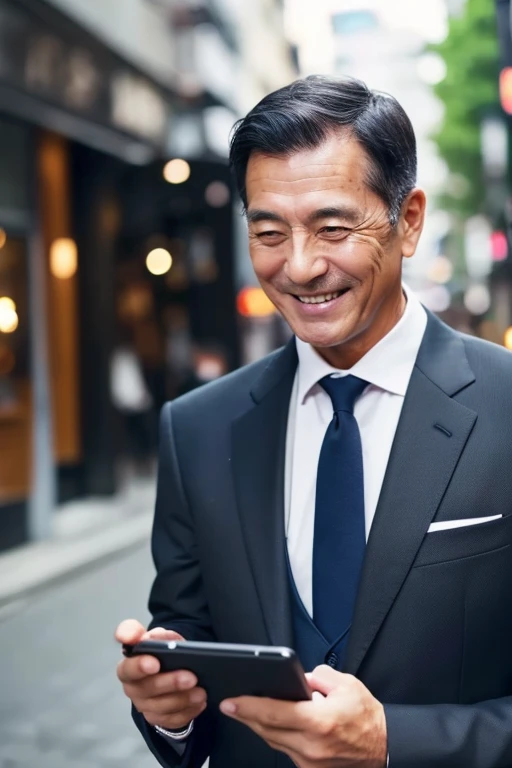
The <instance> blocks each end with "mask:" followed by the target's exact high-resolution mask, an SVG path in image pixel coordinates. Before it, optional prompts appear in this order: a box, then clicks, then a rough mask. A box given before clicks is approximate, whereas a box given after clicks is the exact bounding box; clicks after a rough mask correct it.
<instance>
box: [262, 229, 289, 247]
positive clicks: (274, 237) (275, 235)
mask: <svg viewBox="0 0 512 768" xmlns="http://www.w3.org/2000/svg"><path fill="white" fill-rule="evenodd" d="M255 234H256V237H257V238H258V240H261V241H262V242H264V243H266V244H267V245H274V244H275V243H280V242H281V241H282V240H284V238H285V237H286V235H285V234H284V233H283V232H278V231H277V230H275V229H269V230H266V231H265V232H256V233H255Z"/></svg>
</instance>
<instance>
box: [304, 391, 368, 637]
mask: <svg viewBox="0 0 512 768" xmlns="http://www.w3.org/2000/svg"><path fill="white" fill-rule="evenodd" d="M320 385H321V386H322V387H323V388H324V389H325V391H326V392H327V394H328V395H329V397H330V398H331V400H332V405H333V409H334V415H333V419H332V421H331V423H330V424H329V426H328V428H327V432H326V433H325V437H324V441H323V443H322V449H321V451H320V459H319V462H318V476H317V483H316V503H315V529H314V530H315V532H314V539H313V621H314V622H315V624H316V626H317V627H318V629H319V630H320V631H321V632H322V634H323V635H324V637H325V638H326V640H328V641H329V642H330V643H334V642H335V641H336V640H337V639H338V638H340V637H341V635H342V634H343V633H345V632H347V631H348V629H349V628H350V625H351V623H352V615H353V613H354V605H355V600H356V595H357V588H358V586H359V578H360V576H361V568H362V564H363V559H364V553H365V548H366V536H365V522H364V485H363V454H362V449H361V436H360V434H359V427H358V425H357V421H356V419H355V417H354V403H355V401H356V400H357V398H358V397H359V396H360V395H361V394H362V392H363V390H364V388H365V387H366V386H367V385H368V382H367V381H363V380H362V379H358V378H357V377H356V376H344V377H334V378H333V377H332V376H326V377H325V378H323V379H322V380H321V381H320Z"/></svg>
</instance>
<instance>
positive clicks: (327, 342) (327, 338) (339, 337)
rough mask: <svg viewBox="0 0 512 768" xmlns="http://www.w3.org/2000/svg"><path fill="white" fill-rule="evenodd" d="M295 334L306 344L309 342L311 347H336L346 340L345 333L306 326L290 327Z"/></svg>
mask: <svg viewBox="0 0 512 768" xmlns="http://www.w3.org/2000/svg"><path fill="white" fill-rule="evenodd" d="M292 330H293V332H294V333H295V335H296V336H297V337H298V338H299V339H300V340H301V341H304V342H305V343H306V344H310V345H311V346H312V347H318V349H329V348H330V347H337V346H339V345H340V344H343V343H344V342H345V341H346V340H347V334H346V333H339V332H338V333H336V332H335V331H334V330H333V331H330V332H329V331H317V332H316V333H315V331H313V330H312V329H310V328H309V329H308V328H297V329H294V328H292Z"/></svg>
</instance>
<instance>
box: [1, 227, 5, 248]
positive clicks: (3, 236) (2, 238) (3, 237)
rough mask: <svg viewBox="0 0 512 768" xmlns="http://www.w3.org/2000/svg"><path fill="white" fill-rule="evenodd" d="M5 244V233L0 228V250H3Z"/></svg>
mask: <svg viewBox="0 0 512 768" xmlns="http://www.w3.org/2000/svg"><path fill="white" fill-rule="evenodd" d="M6 242H7V232H6V231H5V229H1V228H0V248H3V247H4V245H5V244H6Z"/></svg>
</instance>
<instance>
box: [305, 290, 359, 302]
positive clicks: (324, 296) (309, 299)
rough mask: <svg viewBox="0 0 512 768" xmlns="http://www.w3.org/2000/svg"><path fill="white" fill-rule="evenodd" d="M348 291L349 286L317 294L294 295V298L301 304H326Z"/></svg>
mask: <svg viewBox="0 0 512 768" xmlns="http://www.w3.org/2000/svg"><path fill="white" fill-rule="evenodd" d="M348 291H350V288H344V289H343V290H342V291H336V292H335V293H324V294H321V295H318V296H295V298H296V299H297V300H298V301H300V302H301V303H302V304H328V303H329V302H330V301H334V299H338V298H339V297H340V296H342V295H343V294H344V293H347V292H348Z"/></svg>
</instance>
